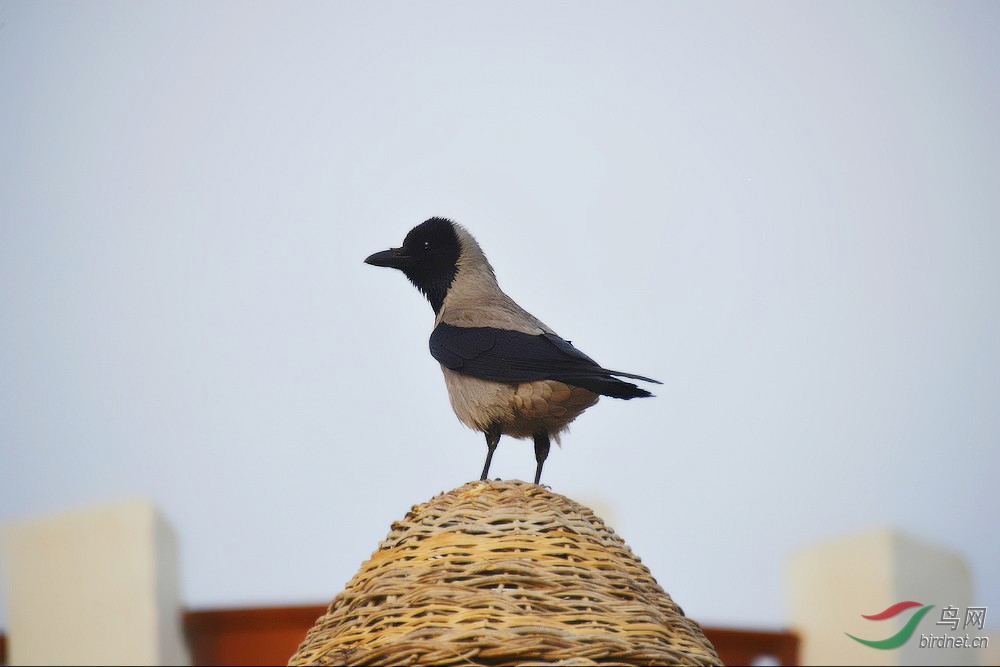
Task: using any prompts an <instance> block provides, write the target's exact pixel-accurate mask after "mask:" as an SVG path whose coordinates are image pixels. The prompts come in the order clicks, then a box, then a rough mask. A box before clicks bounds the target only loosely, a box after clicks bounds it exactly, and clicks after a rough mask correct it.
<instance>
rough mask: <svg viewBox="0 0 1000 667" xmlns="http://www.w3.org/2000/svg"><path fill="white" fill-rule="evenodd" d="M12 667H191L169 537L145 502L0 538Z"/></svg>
mask: <svg viewBox="0 0 1000 667" xmlns="http://www.w3.org/2000/svg"><path fill="white" fill-rule="evenodd" d="M3 546H4V562H5V564H6V567H5V573H4V574H5V583H6V588H7V602H8V648H9V655H8V659H9V661H10V664H12V665H14V664H16V665H41V664H51V665H69V664H73V665H128V664H132V665H157V664H169V665H186V664H188V663H189V658H188V653H187V647H186V644H185V642H184V634H183V628H182V617H181V605H180V595H179V576H178V566H177V543H176V538H175V536H174V533H173V530H172V529H171V528H170V526H169V525H168V524H167V523H166V521H165V520H164V519H163V518H162V517H161V516H160V514H159V513H158V512H157V511H156V508H155V507H154V506H153V505H152V504H151V503H149V502H147V501H140V500H137V501H125V502H117V503H113V504H108V505H103V506H100V507H95V508H89V509H84V510H73V511H68V512H65V513H62V514H59V515H57V516H51V517H46V518H38V519H31V520H24V521H17V522H13V523H10V524H8V525H7V526H5V530H4V545H3Z"/></svg>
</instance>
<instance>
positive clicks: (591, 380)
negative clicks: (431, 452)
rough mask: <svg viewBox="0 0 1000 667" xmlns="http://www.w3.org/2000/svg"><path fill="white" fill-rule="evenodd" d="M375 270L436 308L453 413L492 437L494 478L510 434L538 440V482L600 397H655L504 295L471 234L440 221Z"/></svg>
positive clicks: (383, 255)
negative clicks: (394, 272) (563, 437)
mask: <svg viewBox="0 0 1000 667" xmlns="http://www.w3.org/2000/svg"><path fill="white" fill-rule="evenodd" d="M365 263H366V264H370V265H372V266H377V267H389V268H393V269H398V270H399V271H401V272H402V273H403V275H405V276H406V277H407V278H408V279H409V280H410V282H411V283H413V285H414V286H415V287H416V288H417V290H419V291H420V292H421V293H422V294H423V295H424V296H425V297H426V298H427V300H428V301H429V302H430V305H431V308H432V309H433V310H434V329H433V330H432V332H431V336H430V341H429V345H430V352H431V355H432V356H433V357H434V359H436V360H437V361H438V363H439V364H440V365H441V371H442V373H443V374H444V382H445V386H446V388H447V390H448V398H449V400H450V402H451V407H452V409H453V410H454V412H455V415H456V416H457V417H458V419H459V421H461V422H462V423H463V424H465V425H466V426H468V427H469V428H471V429H474V430H477V431H482V432H483V433H484V434H485V436H486V448H487V450H486V462H485V464H484V465H483V472H482V475H481V476H480V479H481V480H485V479H486V478H487V476H488V475H489V471H490V463H491V462H492V460H493V452H494V451H495V450H496V448H497V444H498V443H499V441H500V437H501V436H503V435H506V436H509V437H512V438H518V439H526V438H532V439H533V440H534V446H535V466H536V467H535V480H534V483H535V484H536V485H537V484H539V483H540V480H541V477H542V466H543V465H544V464H545V460H546V459H547V458H548V455H549V448H550V446H551V445H550V441H551V440H553V439H554V440H555V441H556V443H559V442H560V441H559V436H560V434H561V433H562V432H564V431H566V430H567V428H568V426H569V424H570V422H572V421H573V420H574V419H576V418H577V417H578V416H579V415H580V414H581V413H582V412H583V411H584V410H586V409H588V408H590V407H592V406H593V405H594V404H595V403H597V401H598V398H600V397H601V396H611V397H614V398H621V399H626V400H628V399H632V398H645V397H649V396H652V395H653V394H651V393H650V392H648V391H646V390H645V389H642V388H641V387H639V386H637V385H635V384H633V383H631V382H626V381H625V380H621V379H619V378H629V379H631V380H639V381H642V382H650V383H655V384H661V383H660V382H659V381H657V380H653V379H651V378H648V377H644V376H642V375H635V374H633V373H625V372H622V371H614V370H609V369H607V368H604V367H602V366H601V365H600V364H598V363H597V362H596V361H594V360H593V359H591V358H590V357H588V356H587V355H586V354H584V353H583V352H581V351H579V350H578V349H577V348H576V347H574V346H573V344H572V343H571V342H570V341H568V340H566V339H564V338H561V337H560V336H559V335H558V334H556V332H555V331H553V330H552V329H551V328H550V327H548V326H547V325H545V324H544V323H543V322H542V321H541V320H539V319H538V318H537V317H535V316H534V315H532V314H531V313H529V312H528V311H526V310H525V309H523V308H521V306H519V305H517V303H515V302H514V300H513V299H511V298H510V297H509V296H507V294H506V293H504V292H503V290H501V289H500V286H499V284H498V283H497V279H496V274H495V273H494V271H493V267H492V266H491V265H490V263H489V260H487V259H486V255H485V254H484V253H483V250H482V248H481V247H480V246H479V243H478V242H477V241H476V239H475V238H473V236H472V234H471V233H469V231H468V230H467V229H466V228H465V227H463V226H462V225H460V224H458V223H457V222H454V221H452V220H450V219H448V218H442V217H433V218H430V219H428V220H425V221H424V222H422V223H420V224H419V225H417V226H416V227H414V228H413V229H411V230H410V231H409V233H407V234H406V237H405V238H404V239H403V245H402V246H400V247H398V248H390V249H388V250H383V251H381V252H376V253H374V254H372V255H370V256H369V257H367V258H366V259H365Z"/></svg>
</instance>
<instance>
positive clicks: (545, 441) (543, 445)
mask: <svg viewBox="0 0 1000 667" xmlns="http://www.w3.org/2000/svg"><path fill="white" fill-rule="evenodd" d="M548 456H549V434H548V432H547V431H539V432H538V433H536V434H535V461H537V462H538V466H537V467H536V468H535V484H538V481H539V480H540V479H541V478H542V466H543V465H545V459H547V458H548Z"/></svg>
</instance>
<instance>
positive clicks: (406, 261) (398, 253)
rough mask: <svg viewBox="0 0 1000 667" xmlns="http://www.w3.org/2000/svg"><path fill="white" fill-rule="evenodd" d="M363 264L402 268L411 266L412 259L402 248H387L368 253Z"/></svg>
mask: <svg viewBox="0 0 1000 667" xmlns="http://www.w3.org/2000/svg"><path fill="white" fill-rule="evenodd" d="M365 264H371V265H372V266H388V267H389V268H391V269H404V268H406V267H408V266H413V264H414V259H413V257H411V256H410V255H408V254H406V251H405V250H403V249H402V248H389V249H388V250H383V251H382V252H377V253H375V254H374V255H369V256H368V258H367V259H366V260H365Z"/></svg>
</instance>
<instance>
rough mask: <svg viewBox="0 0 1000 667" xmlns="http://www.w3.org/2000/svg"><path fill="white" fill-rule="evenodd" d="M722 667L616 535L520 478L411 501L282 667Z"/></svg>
mask: <svg viewBox="0 0 1000 667" xmlns="http://www.w3.org/2000/svg"><path fill="white" fill-rule="evenodd" d="M532 663H534V664H553V663H558V664H565V665H590V664H615V663H617V664H627V665H640V664H641V665H695V664H720V663H719V658H718V656H717V655H716V653H715V650H714V649H713V648H712V646H711V644H710V643H709V642H708V640H707V639H705V636H704V635H703V634H702V632H701V628H700V627H699V626H698V624H697V623H696V622H694V621H692V620H691V619H688V618H686V617H685V616H684V615H683V612H681V610H680V609H679V608H678V607H677V605H675V604H674V603H673V601H672V600H671V599H670V597H669V596H668V595H667V594H666V593H665V592H664V591H663V589H662V588H660V586H659V585H658V584H657V583H656V581H655V580H654V579H653V577H652V575H651V574H650V572H649V570H648V569H647V568H646V567H645V566H643V565H642V564H641V563H640V562H639V559H638V558H637V557H636V556H635V555H634V554H633V553H632V551H631V550H630V549H629V548H628V546H626V545H625V543H624V542H623V541H622V539H621V538H620V537H618V535H616V534H615V533H614V531H612V530H611V529H610V528H608V527H607V526H606V525H605V524H604V522H603V521H601V520H600V519H599V518H597V517H596V516H594V514H593V513H592V512H591V511H590V510H589V509H587V508H586V507H584V506H582V505H579V504H578V503H575V502H573V501H572V500H569V499H568V498H565V497H563V496H560V495H558V494H554V493H552V492H551V491H548V490H546V489H544V488H542V487H539V486H535V485H533V484H526V483H524V482H517V481H510V482H470V483H469V484H466V485H464V486H462V487H459V488H458V489H455V490H454V491H450V492H448V493H444V494H441V495H439V496H437V497H435V498H433V499H431V500H430V501H429V502H427V503H425V504H423V505H418V506H415V507H413V509H412V510H410V512H409V514H407V515H406V518H404V519H403V520H402V521H400V522H396V523H394V524H393V526H392V530H391V532H390V533H389V535H388V537H386V539H385V540H384V541H383V542H382V543H381V544H380V545H379V548H378V550H377V551H376V552H375V553H374V554H373V555H372V557H371V558H370V559H369V560H368V561H367V562H365V563H364V564H363V565H362V566H361V569H360V571H359V572H358V573H357V574H356V575H355V576H354V577H353V578H352V579H351V581H350V582H348V584H347V587H346V588H345V590H344V591H343V592H341V593H340V594H339V595H337V596H336V597H335V598H334V600H333V602H332V603H331V604H330V608H329V610H328V611H327V613H326V614H325V615H324V616H322V617H320V618H319V619H318V620H317V622H316V625H315V626H314V627H313V628H312V629H311V630H310V631H309V633H308V635H307V636H306V639H305V641H304V642H303V643H302V645H301V646H300V647H299V650H298V652H297V653H296V654H295V655H294V656H293V657H292V659H291V661H290V662H289V664H291V665H304V664H324V665H327V664H349V665H399V664H420V665H516V664H532Z"/></svg>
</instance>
